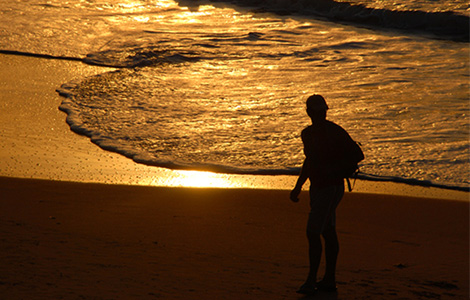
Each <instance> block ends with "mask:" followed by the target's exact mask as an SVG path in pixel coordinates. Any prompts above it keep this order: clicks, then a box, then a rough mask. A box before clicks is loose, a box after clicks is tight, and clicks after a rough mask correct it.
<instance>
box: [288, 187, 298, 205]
mask: <svg viewBox="0 0 470 300" xmlns="http://www.w3.org/2000/svg"><path fill="white" fill-rule="evenodd" d="M299 195H300V189H299V188H294V189H293V190H292V191H291V192H290V197H289V198H290V201H292V202H299Z"/></svg>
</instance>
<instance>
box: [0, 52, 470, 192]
mask: <svg viewBox="0 0 470 300" xmlns="http://www.w3.org/2000/svg"><path fill="white" fill-rule="evenodd" d="M0 65H1V67H2V72H0V79H1V81H2V82H3V85H1V86H0V92H1V93H0V125H1V127H2V130H1V131H0V136H1V139H0V176H7V177H14V178H38V179H49V180H60V181H76V182H95V183H108V184H129V185H144V186H147V185H148V186H193V187H221V188H253V189H278V190H289V189H291V188H292V187H293V186H294V185H295V181H296V177H295V176H262V175H230V174H214V173H209V172H193V171H178V170H169V169H164V168H158V167H151V166H146V165H142V164H138V163H136V162H134V161H132V160H131V159H128V158H126V157H124V156H122V155H120V154H117V153H113V152H108V151H105V150H103V149H101V148H99V147H98V146H96V145H95V144H93V143H92V142H91V141H90V140H89V139H88V138H87V137H84V136H80V135H77V134H75V133H73V132H72V131H71V130H70V128H69V126H68V125H67V124H66V122H65V119H66V114H65V113H63V112H61V111H59V109H58V107H59V105H60V103H61V102H62V100H63V97H61V96H59V94H58V93H57V92H56V89H57V88H59V87H60V86H61V85H62V84H65V83H67V82H71V81H74V80H80V79H83V78H85V77H88V76H92V75H95V74H100V73H103V72H107V71H112V70H114V68H108V67H98V66H90V65H87V64H84V63H81V62H77V61H67V60H55V59H45V58H38V57H29V56H21V55H7V54H0ZM304 188H305V189H307V185H305V187H304ZM353 192H354V193H355V192H359V193H376V194H392V195H406V196H423V197H431V198H445V199H451V200H462V201H469V200H470V194H469V193H468V192H460V191H452V190H443V189H438V188H427V187H419V186H410V185H406V184H398V183H392V182H372V181H364V180H357V182H356V186H355V189H354V191H353Z"/></svg>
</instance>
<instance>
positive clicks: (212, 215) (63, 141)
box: [0, 55, 469, 300]
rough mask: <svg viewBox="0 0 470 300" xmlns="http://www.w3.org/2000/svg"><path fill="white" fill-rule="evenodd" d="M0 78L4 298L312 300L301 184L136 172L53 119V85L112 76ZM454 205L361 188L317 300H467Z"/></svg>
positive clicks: (406, 189) (464, 205) (29, 67)
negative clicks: (331, 286)
mask: <svg viewBox="0 0 470 300" xmlns="http://www.w3.org/2000/svg"><path fill="white" fill-rule="evenodd" d="M0 66H1V67H2V72H0V82H2V83H3V84H2V85H0V128H1V129H0V136H1V138H0V190H1V196H0V224H1V228H2V230H1V231H0V240H1V243H0V259H1V261H2V262H3V263H1V264H0V295H2V296H4V297H6V298H8V299H76V298H77V299H78V298H84V299H90V298H92V299H155V298H157V299H158V298H160V299H241V298H242V299H248V300H249V299H309V298H304V297H301V296H299V295H298V294H296V293H295V291H296V290H297V289H298V287H299V286H300V285H301V284H302V283H303V281H304V280H305V276H306V275H307V272H308V258H307V240H306V238H305V225H306V221H307V217H308V211H309V207H308V194H307V192H306V191H303V192H302V194H301V201H300V203H296V204H294V203H292V202H290V201H289V200H288V198H289V197H288V195H289V189H290V188H291V187H292V186H293V184H294V183H295V180H296V178H295V177H294V176H246V175H226V174H213V173H207V172H188V171H172V170H166V169H162V168H156V167H149V166H144V165H140V164H137V163H135V162H133V161H132V160H130V159H127V158H125V157H123V156H121V155H119V154H116V153H112V152H108V151H104V150H102V149H100V148H99V147H98V146H96V145H94V144H92V143H91V142H90V140H89V139H88V138H87V137H84V136H79V135H77V134H75V133H73V132H72V131H71V130H70V128H69V127H68V125H67V124H66V122H65V117H66V115H65V114H64V113H63V112H61V111H59V109H58V106H59V104H60V103H61V101H62V98H61V97H60V96H59V95H58V94H57V93H56V92H55V89H56V88H57V87H58V86H60V85H61V84H63V83H66V82H69V81H72V80H74V79H80V78H83V77H85V76H91V75H93V74H97V73H101V72H104V71H105V70H110V69H109V68H103V67H93V66H88V65H84V64H81V63H77V62H70V61H56V60H45V59H39V58H33V57H18V56H6V55H0ZM32 103H33V104H34V105H31V104H32ZM17 177H21V178H17ZM25 177H26V178H25ZM188 186H195V187H198V188H194V187H188ZM207 186H210V188H208V187H207ZM306 187H307V186H305V188H306ZM451 192H452V191H439V190H437V189H430V188H421V190H420V188H418V187H412V186H407V185H404V184H392V183H381V182H364V181H360V180H358V181H357V182H356V187H355V189H354V192H352V193H346V194H345V196H344V199H343V200H342V202H341V204H340V206H339V207H338V210H337V220H338V223H337V228H338V235H339V239H340V244H341V253H340V257H339V261H338V273H337V280H338V288H339V291H338V293H336V294H329V295H326V294H321V293H319V294H318V295H317V296H316V297H313V298H311V299H330V300H334V299H336V300H338V299H339V300H354V299H358V300H359V299H366V298H372V299H405V300H406V299H409V300H412V299H413V300H414V299H441V300H446V299H449V300H450V299H468V297H469V272H468V271H469V269H468V265H469V257H468V251H469V228H468V226H467V225H468V224H469V210H468V207H469V201H468V193H464V192H458V193H456V194H454V193H451ZM406 193H408V194H409V195H412V196H414V197H408V196H400V194H406ZM426 193H427V194H426ZM440 193H441V194H440ZM423 195H424V196H423ZM455 195H457V196H458V197H457V196H455ZM459 195H463V196H465V197H466V198H465V197H463V198H462V197H461V196H459ZM416 196H421V197H416ZM435 198H442V199H445V200H442V199H435ZM460 198H462V199H460ZM457 200H459V201H457ZM461 200H463V201H461ZM323 268H324V266H323V264H322V266H321V268H320V272H321V270H322V269H323Z"/></svg>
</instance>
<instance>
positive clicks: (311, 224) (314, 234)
mask: <svg viewBox="0 0 470 300" xmlns="http://www.w3.org/2000/svg"><path fill="white" fill-rule="evenodd" d="M316 223H318V222H317V220H316V218H315V217H314V215H313V214H310V215H309V218H308V222H307V239H308V258H309V263H310V268H309V272H308V277H307V280H306V281H305V283H304V284H303V285H302V286H301V287H300V289H299V290H298V291H297V293H300V294H307V295H309V294H313V293H315V291H316V289H317V273H318V268H319V266H320V260H321V254H322V243H321V237H320V234H319V233H318V226H317V224H316Z"/></svg>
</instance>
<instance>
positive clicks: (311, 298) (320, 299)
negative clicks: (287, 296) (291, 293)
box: [298, 291, 339, 300]
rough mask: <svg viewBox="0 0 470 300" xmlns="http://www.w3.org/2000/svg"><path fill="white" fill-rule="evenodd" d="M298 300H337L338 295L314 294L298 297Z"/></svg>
mask: <svg viewBox="0 0 470 300" xmlns="http://www.w3.org/2000/svg"><path fill="white" fill-rule="evenodd" d="M298 299H299V300H338V299H339V298H338V293H337V292H336V293H331V292H330V293H327V292H320V291H319V292H316V293H315V294H313V295H305V296H300V297H299V298H298Z"/></svg>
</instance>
